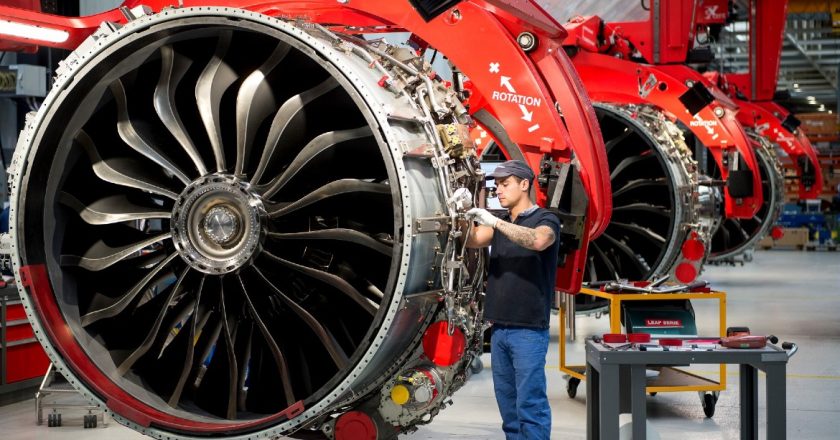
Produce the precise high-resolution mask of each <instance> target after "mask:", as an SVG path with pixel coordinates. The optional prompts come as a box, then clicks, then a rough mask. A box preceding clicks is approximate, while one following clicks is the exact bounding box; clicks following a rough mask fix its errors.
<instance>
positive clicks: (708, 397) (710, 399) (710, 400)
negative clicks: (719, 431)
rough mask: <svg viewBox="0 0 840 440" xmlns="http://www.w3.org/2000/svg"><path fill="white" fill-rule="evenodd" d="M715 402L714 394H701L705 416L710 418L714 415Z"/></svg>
mask: <svg viewBox="0 0 840 440" xmlns="http://www.w3.org/2000/svg"><path fill="white" fill-rule="evenodd" d="M716 404H717V397H716V396H715V395H714V394H704V395H703V412H704V413H705V414H706V417H708V418H710V419H711V418H712V417H713V416H714V415H715V405H716Z"/></svg>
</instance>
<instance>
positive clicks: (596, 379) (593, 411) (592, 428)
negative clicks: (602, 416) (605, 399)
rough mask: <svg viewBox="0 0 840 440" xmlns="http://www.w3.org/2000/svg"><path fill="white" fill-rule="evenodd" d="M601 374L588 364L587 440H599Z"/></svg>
mask: <svg viewBox="0 0 840 440" xmlns="http://www.w3.org/2000/svg"><path fill="white" fill-rule="evenodd" d="M600 385H601V374H600V373H599V372H598V370H596V369H595V368H594V367H593V366H592V364H590V363H589V362H587V363H586V439H587V440H599V439H600V438H601V435H600V433H599V432H598V428H599V427H600V426H599V425H600V420H599V414H598V409H599V406H600V405H598V397H599V396H598V395H599V394H600V388H601V387H600Z"/></svg>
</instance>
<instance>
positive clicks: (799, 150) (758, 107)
mask: <svg viewBox="0 0 840 440" xmlns="http://www.w3.org/2000/svg"><path fill="white" fill-rule="evenodd" d="M716 1H720V0H716ZM787 6H788V2H787V0H774V1H769V0H750V1H749V7H750V10H749V71H748V72H743V73H726V74H719V73H717V72H709V73H707V74H706V75H705V76H706V78H707V79H709V80H711V81H712V82H713V83H716V84H717V85H718V86H720V88H721V89H723V90H724V91H725V92H726V93H728V94H729V96H730V97H732V98H733V99H734V100H735V101H736V102H737V103H738V105H739V106H741V107H742V108H743V110H742V112H740V113H739V114H738V120H739V121H740V122H741V124H743V125H744V126H746V127H751V128H753V129H754V130H755V131H756V132H757V133H759V134H760V135H762V136H765V137H767V138H768V139H770V141H771V142H774V143H776V144H777V145H779V147H780V148H782V150H784V152H785V153H786V154H787V155H788V157H790V159H791V162H792V166H793V168H794V169H795V170H796V172H797V175H798V176H799V177H800V178H799V188H798V195H799V198H800V199H813V198H818V197H819V196H820V194H821V193H822V187H823V175H822V168H821V167H820V162H819V157H818V156H817V150H816V149H815V148H814V146H813V145H812V144H811V141H810V140H808V137H807V136H806V135H805V133H804V132H803V130H802V129H801V128H797V127H791V126H787V127H786V126H785V124H784V123H783V121H784V120H786V119H787V118H788V116H790V112H789V111H787V110H786V109H785V108H784V107H782V106H780V105H779V104H777V103H775V102H773V97H774V95H775V92H776V86H777V82H778V74H779V65H780V63H781V54H782V44H783V43H784V31H785V20H786V18H787ZM725 23H726V17H719V18H717V19H715V20H713V21H711V22H710V23H708V24H725ZM806 160H807V161H809V162H810V164H807V163H805V161H806ZM803 167H811V170H810V171H811V172H812V173H813V179H812V180H813V181H810V180H809V179H808V178H805V176H806V175H807V174H809V173H808V170H805V169H803Z"/></svg>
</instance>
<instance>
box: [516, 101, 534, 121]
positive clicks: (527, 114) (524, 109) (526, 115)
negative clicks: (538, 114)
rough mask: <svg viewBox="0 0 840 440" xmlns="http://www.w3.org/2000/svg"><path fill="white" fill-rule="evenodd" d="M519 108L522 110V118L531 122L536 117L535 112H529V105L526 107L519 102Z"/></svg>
mask: <svg viewBox="0 0 840 440" xmlns="http://www.w3.org/2000/svg"><path fill="white" fill-rule="evenodd" d="M519 110H521V111H522V119H524V120H526V121H528V122H531V118H533V117H534V112H529V111H528V107H525V106H524V105H522V104H519Z"/></svg>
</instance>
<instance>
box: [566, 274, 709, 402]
mask: <svg viewBox="0 0 840 440" xmlns="http://www.w3.org/2000/svg"><path fill="white" fill-rule="evenodd" d="M578 295H591V296H595V297H598V298H603V299H606V300H608V301H609V315H610V333H622V331H621V303H622V301H661V300H684V299H687V300H708V299H712V300H714V299H716V300H718V305H719V313H720V315H719V318H718V320H719V324H720V336H721V337H724V336H726V293H725V292H718V291H711V292H684V293H620V292H615V293H613V292H602V291H600V290H595V289H590V288H586V287H584V288H582V289H581V290H580V293H578ZM574 301H575V298H574V295H568V294H567V295H565V296H564V298H563V300H561V301H560V302H559V304H558V305H559V308H560V313H558V319H559V320H560V371H562V372H563V373H566V374H568V375H569V380H568V382H567V386H566V391H567V393H568V395H569V397H571V398H574V397H575V395H577V387H578V385H580V382H581V381H583V380H586V376H585V374H584V371H586V367H585V366H584V365H566V321H567V320H569V321H571V325H570V330H571V333H572V335H574V322H573V320H574V317H575V315H574ZM572 337H573V338H574V336H572ZM725 389H726V365H725V364H721V365H720V382H716V381H713V380H711V379H708V378H705V377H702V376H698V375H696V374H692V373H690V372H688V371H685V370H682V369H679V368H673V367H662V368H661V370H660V373H659V376H658V377H657V378H656V379H654V380H651V381H649V382H648V387H647V392H648V393H650V394H651V395H655V394H656V393H660V392H679V391H696V392H698V393H699V394H700V400H701V403H702V404H703V410H704V411H705V413H706V415H707V416H708V417H711V416H712V414H714V407H715V403H717V398H718V395H719V394H720V392H721V391H723V390H725Z"/></svg>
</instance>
